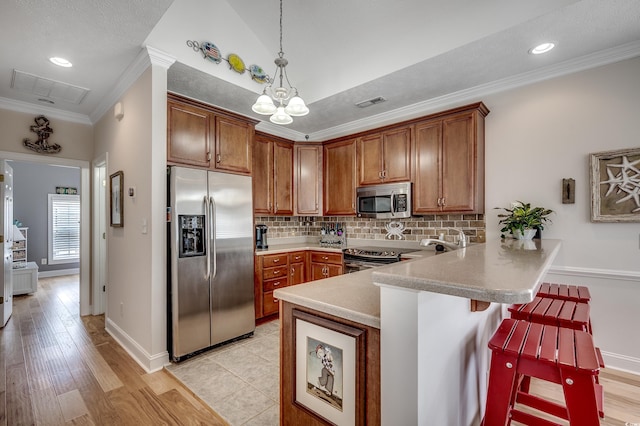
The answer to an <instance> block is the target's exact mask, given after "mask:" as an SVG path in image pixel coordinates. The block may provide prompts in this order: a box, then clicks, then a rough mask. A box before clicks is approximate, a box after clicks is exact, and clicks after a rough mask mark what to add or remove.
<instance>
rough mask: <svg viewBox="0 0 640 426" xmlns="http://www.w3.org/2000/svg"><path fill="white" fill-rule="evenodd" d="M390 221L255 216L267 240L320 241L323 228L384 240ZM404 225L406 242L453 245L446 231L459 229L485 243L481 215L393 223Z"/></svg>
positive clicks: (449, 216)
mask: <svg viewBox="0 0 640 426" xmlns="http://www.w3.org/2000/svg"><path fill="white" fill-rule="evenodd" d="M389 222H391V221H390V220H380V219H365V218H359V217H353V216H344V217H337V216H331V217H320V216H293V217H291V216H255V223H256V224H259V223H263V224H265V225H267V226H268V227H269V234H268V235H269V238H285V237H301V236H306V237H313V236H318V238H320V231H321V229H322V228H323V227H332V226H333V227H335V226H336V224H340V227H341V228H342V229H343V230H345V231H346V236H347V238H355V239H368V240H384V239H386V235H387V230H386V229H385V226H386V225H387V224H389ZM395 222H400V223H402V224H404V226H405V230H404V232H403V235H404V238H405V239H406V240H408V241H419V240H421V239H423V238H438V237H439V235H440V234H444V235H445V240H447V241H451V242H454V240H455V238H456V237H457V235H458V234H457V232H455V231H453V230H450V229H448V228H449V227H455V228H460V229H462V230H463V231H464V233H465V234H466V235H467V237H468V239H469V241H470V242H476V243H483V242H484V241H485V236H486V234H485V229H486V222H485V218H484V215H483V214H442V215H426V216H416V217H411V218H406V219H397V220H395Z"/></svg>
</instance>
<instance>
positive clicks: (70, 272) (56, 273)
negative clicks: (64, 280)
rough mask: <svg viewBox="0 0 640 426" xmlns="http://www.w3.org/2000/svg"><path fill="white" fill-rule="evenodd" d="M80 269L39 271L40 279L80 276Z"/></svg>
mask: <svg viewBox="0 0 640 426" xmlns="http://www.w3.org/2000/svg"><path fill="white" fill-rule="evenodd" d="M79 273H80V268H72V269H56V270H55V271H38V277H39V278H49V277H61V276H63V275H78V274H79Z"/></svg>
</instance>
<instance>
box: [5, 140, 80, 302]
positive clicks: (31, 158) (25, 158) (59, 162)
mask: <svg viewBox="0 0 640 426" xmlns="http://www.w3.org/2000/svg"><path fill="white" fill-rule="evenodd" d="M0 158H4V159H6V160H12V161H20V162H25V163H37V164H48V165H54V166H62V167H74V168H78V169H79V171H80V188H78V193H79V195H80V253H81V255H80V262H79V264H80V268H79V270H80V272H79V279H80V288H79V291H80V307H79V309H80V315H89V314H91V313H92V312H91V304H92V300H91V288H90V286H91V277H90V274H89V271H90V269H91V267H90V256H88V255H82V254H83V253H90V238H91V235H90V229H91V217H90V213H89V212H90V204H89V200H90V197H91V188H90V186H89V181H90V173H89V162H88V161H82V160H71V159H65V158H59V157H49V156H40V155H33V154H23V153H16V152H8V151H0ZM42 208H44V209H46V205H45V206H44V207H42Z"/></svg>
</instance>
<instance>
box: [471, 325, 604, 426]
mask: <svg viewBox="0 0 640 426" xmlns="http://www.w3.org/2000/svg"><path fill="white" fill-rule="evenodd" d="M489 348H490V349H491V351H492V355H491V369H490V372H489V389H488V392H487V403H486V410H485V417H484V420H483V425H484V426H494V425H508V424H509V423H510V422H511V420H515V421H518V422H521V423H525V424H539V425H541V424H551V423H544V420H542V419H540V418H539V417H536V416H535V415H533V414H529V413H526V412H523V411H521V410H519V409H517V408H515V403H516V402H517V403H520V404H522V405H527V406H529V407H532V408H535V409H537V410H540V411H543V412H546V413H548V414H551V415H553V416H556V417H559V418H562V419H565V420H568V421H569V423H570V425H572V426H578V425H579V426H598V425H599V424H600V421H599V413H600V412H602V387H601V386H600V385H599V384H597V383H596V381H595V379H596V377H597V375H598V373H599V371H600V365H599V362H598V357H597V354H596V349H595V346H594V344H593V339H592V337H591V335H590V334H589V333H587V332H585V331H582V330H575V329H570V328H563V327H558V326H555V325H546V324H539V323H531V322H528V321H521V320H516V319H513V318H507V319H505V320H503V321H502V323H501V324H500V326H499V328H498V330H497V331H496V333H495V334H494V335H493V336H492V338H491V340H490V341H489ZM524 377H536V378H539V379H541V380H546V381H550V382H553V383H558V384H561V385H562V389H563V392H564V401H565V405H561V404H559V403H555V402H552V401H549V400H545V399H543V398H540V397H537V396H534V395H531V394H529V393H527V392H523V391H522V390H521V389H520V381H521V380H522V379H523V378H524Z"/></svg>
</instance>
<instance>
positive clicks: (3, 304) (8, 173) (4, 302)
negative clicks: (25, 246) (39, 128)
mask: <svg viewBox="0 0 640 426" xmlns="http://www.w3.org/2000/svg"><path fill="white" fill-rule="evenodd" d="M0 172H1V174H0V176H2V179H1V182H0V198H2V208H0V223H2V239H1V241H0V245H1V246H2V254H3V258H2V262H0V264H1V265H2V266H1V268H2V271H1V273H0V276H1V277H2V283H1V284H0V287H1V288H0V295H1V296H0V297H1V298H2V299H1V300H0V311H1V312H0V314H1V315H0V316H2V327H4V326H5V325H7V321H9V318H10V317H11V314H12V312H13V251H12V246H13V169H12V168H11V166H9V164H7V161H6V160H0Z"/></svg>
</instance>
